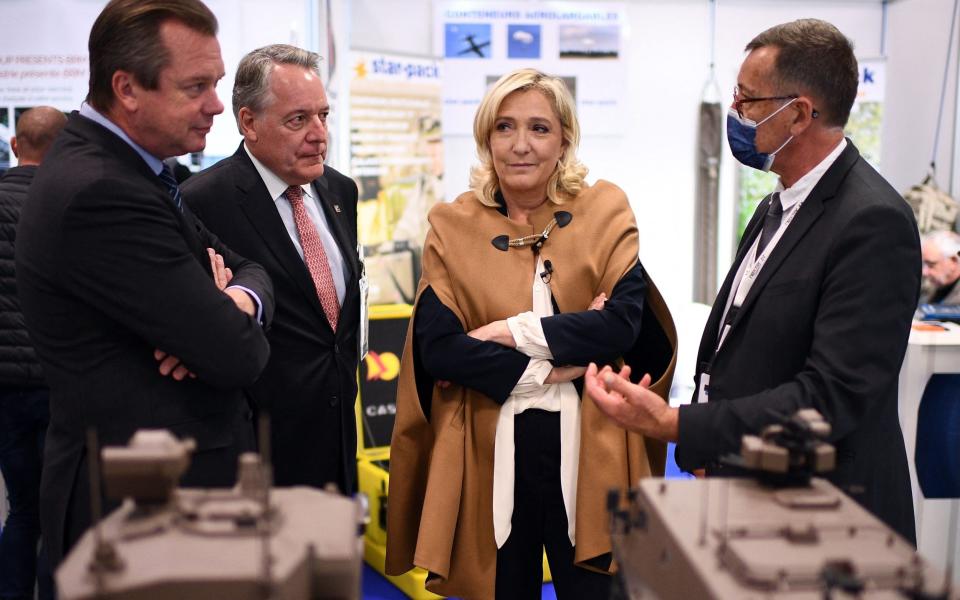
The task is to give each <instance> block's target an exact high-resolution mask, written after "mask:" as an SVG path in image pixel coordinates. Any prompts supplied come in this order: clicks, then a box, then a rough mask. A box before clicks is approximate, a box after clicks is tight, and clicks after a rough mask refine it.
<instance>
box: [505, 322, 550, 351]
mask: <svg viewBox="0 0 960 600" xmlns="http://www.w3.org/2000/svg"><path fill="white" fill-rule="evenodd" d="M507 327H508V328H509V329H510V333H512V334H513V340H514V341H515V342H516V343H517V351H518V352H520V353H522V354H526V355H527V356H529V357H530V358H541V359H545V360H553V352H551V351H550V346H548V345H547V338H546V336H544V335H543V325H541V323H540V317H538V316H537V315H536V314H534V313H533V312H525V313H520V314H519V315H517V316H515V317H509V318H508V319H507Z"/></svg>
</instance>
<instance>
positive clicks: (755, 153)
mask: <svg viewBox="0 0 960 600" xmlns="http://www.w3.org/2000/svg"><path fill="white" fill-rule="evenodd" d="M794 100H796V98H794V99H793V100H790V102H787V103H786V104H784V105H783V106H781V107H780V108H778V109H777V110H775V111H773V112H772V113H770V115H769V116H767V118H765V119H764V120H762V121H760V122H759V123H757V122H755V121H751V120H750V119H747V118H741V117H740V115H738V114H737V111H736V110H735V109H733V108H731V109H730V110H729V111H728V112H727V143H729V144H730V151H731V152H733V156H734V158H736V159H737V160H739V161H740V162H741V163H743V164H745V165H747V166H748V167H753V168H754V169H758V170H760V171H769V170H770V167H772V166H773V159H775V158H776V157H777V152H780V151H781V150H783V147H784V146H786V145H787V144H789V143H790V140H792V139H793V136H792V135H791V136H790V137H788V138H787V141H785V142H784V143H782V144H780V147H779V148H777V149H776V150H774V151H773V152H771V153H770V154H765V153H763V152H760V151H759V150H757V128H758V127H760V126H761V125H763V124H764V123H766V122H767V121H769V120H770V119H772V118H773V117H774V115H776V114H777V113H779V112H780V111H781V110H783V109H785V108H786V107H788V106H790V105H791V104H793V101H794Z"/></svg>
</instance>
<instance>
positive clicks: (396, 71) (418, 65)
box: [350, 52, 443, 304]
mask: <svg viewBox="0 0 960 600" xmlns="http://www.w3.org/2000/svg"><path fill="white" fill-rule="evenodd" d="M351 65H352V69H353V73H352V79H351V81H350V174H351V175H353V177H354V179H356V181H357V187H358V188H359V190H360V197H359V203H358V206H357V234H358V237H359V240H360V243H361V244H363V245H364V246H365V247H366V249H367V250H366V251H367V259H366V267H367V276H368V279H369V284H370V302H371V304H384V303H411V302H412V301H413V294H414V291H415V289H416V284H417V280H418V279H419V249H420V248H421V247H422V246H423V240H424V238H425V237H426V234H427V227H428V225H427V213H428V212H429V211H430V208H431V207H432V206H433V205H434V204H435V203H436V202H438V201H441V200H443V138H442V130H441V126H440V125H441V96H440V81H441V70H440V64H439V63H438V62H437V61H436V60H434V59H432V58H416V57H409V56H397V55H389V54H379V53H365V52H354V53H353V54H352V60H351Z"/></svg>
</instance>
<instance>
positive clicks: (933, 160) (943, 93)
mask: <svg viewBox="0 0 960 600" xmlns="http://www.w3.org/2000/svg"><path fill="white" fill-rule="evenodd" d="M958 4H960V0H953V11H952V12H951V13H950V15H951V17H950V39H949V40H948V41H947V54H946V57H945V58H944V60H943V83H942V84H941V86H940V108H939V109H938V110H937V128H936V129H935V130H934V132H933V155H932V156H931V157H930V173H929V175H928V176H927V177H928V179H933V178H934V176H935V175H936V171H937V147H938V146H939V145H940V124H941V123H942V121H943V104H944V101H945V100H946V97H947V75H948V74H949V67H950V51H951V50H952V49H953V33H954V29H955V28H956V25H957V5H958Z"/></svg>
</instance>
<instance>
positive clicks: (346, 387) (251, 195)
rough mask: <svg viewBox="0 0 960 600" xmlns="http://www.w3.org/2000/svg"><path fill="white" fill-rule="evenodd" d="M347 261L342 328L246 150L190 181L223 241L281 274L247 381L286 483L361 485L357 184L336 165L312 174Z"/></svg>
mask: <svg viewBox="0 0 960 600" xmlns="http://www.w3.org/2000/svg"><path fill="white" fill-rule="evenodd" d="M313 188H314V190H315V191H316V192H317V194H318V197H319V199H320V206H321V209H322V210H323V214H324V216H325V217H326V219H327V223H328V224H329V226H330V229H331V231H332V233H333V235H334V237H335V238H336V240H337V244H338V246H339V248H340V253H341V254H342V255H343V257H344V260H345V262H346V264H347V270H346V279H347V281H346V284H347V288H346V296H345V298H344V302H343V306H342V307H341V312H340V319H339V322H338V324H337V330H336V332H334V331H333V330H332V329H331V327H330V323H329V322H328V321H327V318H326V316H325V315H324V312H323V307H322V306H321V305H320V300H319V298H318V297H317V292H316V290H315V289H314V286H313V280H312V279H311V278H310V272H309V271H308V270H307V266H306V264H305V263H304V261H303V259H301V258H300V255H299V254H298V253H297V250H296V248H295V247H294V245H293V242H292V241H291V240H290V236H289V234H288V233H287V229H286V227H285V226H284V224H283V220H282V219H281V218H280V214H279V213H278V212H277V208H276V203H275V202H274V200H273V198H271V197H270V195H269V192H268V191H267V188H266V185H264V183H263V180H262V179H261V178H260V174H259V173H258V172H257V170H256V168H255V167H254V166H253V162H251V160H250V157H249V156H248V155H247V153H246V151H245V150H244V149H243V145H242V144H241V146H240V147H239V148H238V149H237V151H236V153H234V155H233V156H231V157H229V158H227V159H225V160H223V161H220V162H219V163H217V164H216V165H214V166H213V167H211V168H209V169H207V170H206V171H204V172H202V173H200V174H198V175H195V176H193V177H191V178H190V179H189V180H188V181H187V182H186V183H185V184H184V186H183V193H184V199H185V200H186V201H187V203H188V204H189V205H190V206H191V208H192V209H193V210H194V211H195V212H196V213H197V214H198V215H199V216H200V219H201V220H202V221H203V222H204V223H205V224H206V226H207V227H209V228H210V230H211V231H213V232H214V233H216V234H217V235H218V236H219V237H220V239H222V240H223V241H224V243H226V244H228V245H229V246H230V247H231V248H235V249H236V250H237V252H240V253H241V254H243V255H244V256H248V257H250V258H251V259H253V260H255V261H257V262H258V263H259V264H261V265H263V266H264V268H266V269H267V272H268V273H269V274H270V277H271V278H272V279H273V282H274V286H275V289H276V294H277V315H276V318H275V319H274V322H273V326H272V328H271V329H270V331H269V332H268V334H267V337H268V339H269V340H270V346H271V350H272V354H271V357H270V362H269V363H268V364H267V367H266V369H264V372H263V375H262V376H261V377H260V379H259V380H258V381H257V382H256V383H255V384H253V385H252V386H250V387H248V388H247V392H248V394H249V395H250V398H251V400H252V401H253V404H254V406H255V407H256V408H257V409H259V410H263V411H265V412H267V413H269V415H270V418H271V431H272V434H271V455H272V459H273V466H274V479H275V481H276V483H277V484H278V485H313V486H317V487H319V486H323V485H324V484H326V483H328V482H333V483H336V484H337V486H338V487H339V488H340V489H341V490H343V491H346V492H348V493H349V492H352V491H354V490H355V489H356V485H357V484H356V453H357V428H356V417H355V414H354V408H353V407H354V401H355V400H356V397H357V362H358V353H359V344H358V331H359V325H360V292H359V285H358V281H359V276H360V265H359V260H358V257H357V250H356V248H357V186H356V184H355V183H354V182H353V180H352V179H350V178H349V177H346V176H344V175H342V174H340V173H338V172H337V171H335V170H334V169H332V168H330V167H325V168H324V174H323V176H321V177H320V178H319V179H317V180H316V181H314V182H313Z"/></svg>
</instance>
